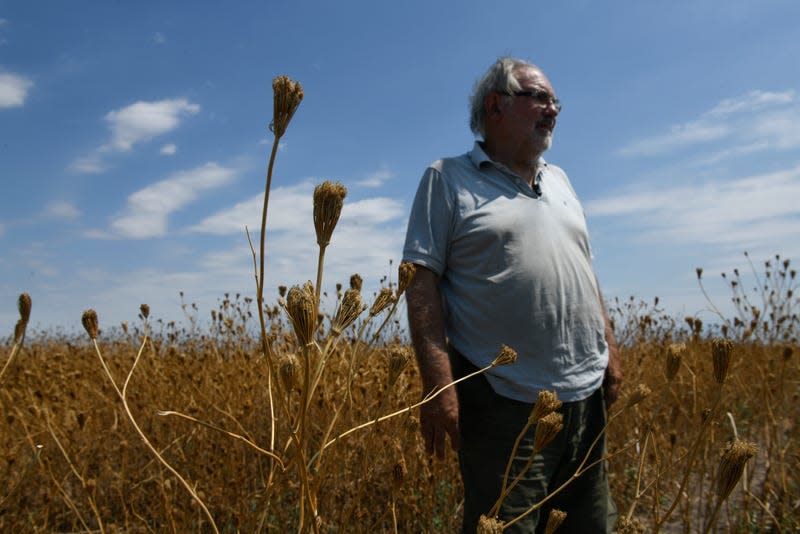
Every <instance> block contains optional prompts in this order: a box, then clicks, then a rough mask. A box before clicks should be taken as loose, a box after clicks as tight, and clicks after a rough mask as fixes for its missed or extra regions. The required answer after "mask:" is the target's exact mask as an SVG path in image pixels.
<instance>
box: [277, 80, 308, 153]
mask: <svg viewBox="0 0 800 534" xmlns="http://www.w3.org/2000/svg"><path fill="white" fill-rule="evenodd" d="M272 92H273V94H274V96H273V103H274V112H273V116H272V122H271V123H270V125H269V129H270V130H272V133H274V134H275V137H276V138H278V139H279V138H281V137H283V134H285V133H286V128H287V127H288V126H289V121H291V120H292V116H293V115H294V112H295V111H297V107H298V106H299V105H300V101H301V100H303V87H302V86H301V85H300V82H295V81H292V80H291V79H290V78H289V77H288V76H278V77H277V78H275V79H274V80H272Z"/></svg>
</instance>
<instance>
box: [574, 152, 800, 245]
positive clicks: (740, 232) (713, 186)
mask: <svg viewBox="0 0 800 534" xmlns="http://www.w3.org/2000/svg"><path fill="white" fill-rule="evenodd" d="M797 198H800V165H799V166H796V167H794V168H790V169H788V170H784V171H780V172H775V173H769V174H762V175H755V176H749V177H745V178H741V179H735V180H728V181H709V182H706V183H703V184H699V185H696V186H691V185H682V186H675V187H666V188H658V189H653V190H648V191H636V192H630V193H618V194H615V195H613V196H609V197H607V198H599V199H594V200H591V201H588V202H586V203H585V208H586V212H587V214H588V215H589V216H591V217H619V218H623V220H625V219H627V220H628V224H626V226H627V228H628V229H629V231H630V232H631V233H632V234H633V235H634V239H639V240H640V241H642V242H659V243H665V242H669V243H671V244H680V245H722V246H726V247H732V248H735V249H738V250H745V249H753V248H754V247H759V248H763V247H765V246H766V247H773V250H780V249H782V248H783V247H785V244H786V243H787V242H788V241H790V240H793V238H794V236H797V235H800V205H798V203H797V201H796V199H797Z"/></svg>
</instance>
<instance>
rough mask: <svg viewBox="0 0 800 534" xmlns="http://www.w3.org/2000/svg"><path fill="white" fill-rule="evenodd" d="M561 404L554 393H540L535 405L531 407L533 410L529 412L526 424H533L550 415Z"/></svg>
mask: <svg viewBox="0 0 800 534" xmlns="http://www.w3.org/2000/svg"><path fill="white" fill-rule="evenodd" d="M561 404H562V403H561V401H560V400H558V395H557V394H556V392H555V391H545V390H543V391H540V392H539V398H538V399H537V400H536V404H534V405H533V410H531V414H530V415H529V416H528V422H530V423H532V424H535V423H536V421H538V420H539V419H541V418H542V417H544V416H545V415H548V414H551V413H553V412H555V411H556V410H558V409H559V408H561Z"/></svg>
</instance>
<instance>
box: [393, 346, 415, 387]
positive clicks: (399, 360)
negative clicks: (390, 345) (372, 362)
mask: <svg viewBox="0 0 800 534" xmlns="http://www.w3.org/2000/svg"><path fill="white" fill-rule="evenodd" d="M409 360H411V355H410V354H409V353H408V349H407V348H405V347H401V348H397V349H392V350H391V352H389V378H388V380H389V385H390V386H391V385H394V383H395V382H397V379H398V378H399V377H400V373H402V372H403V369H405V368H406V365H408V362H409Z"/></svg>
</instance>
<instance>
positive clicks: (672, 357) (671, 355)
mask: <svg viewBox="0 0 800 534" xmlns="http://www.w3.org/2000/svg"><path fill="white" fill-rule="evenodd" d="M684 352H686V344H684V343H672V344H670V345H669V346H668V347H667V362H666V366H665V367H664V374H665V375H666V376H667V380H672V379H673V378H675V375H676V374H678V370H679V369H680V368H681V360H682V359H683V353H684Z"/></svg>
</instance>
